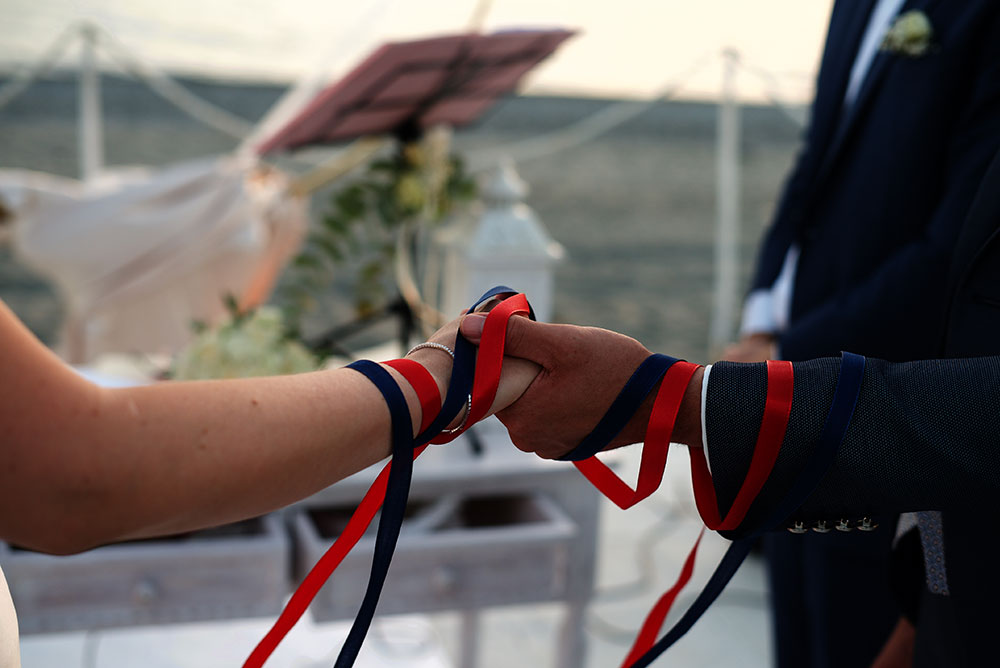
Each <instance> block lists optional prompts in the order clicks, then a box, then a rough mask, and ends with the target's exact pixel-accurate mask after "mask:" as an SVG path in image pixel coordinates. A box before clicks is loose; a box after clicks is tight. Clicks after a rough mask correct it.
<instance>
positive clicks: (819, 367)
mask: <svg viewBox="0 0 1000 668" xmlns="http://www.w3.org/2000/svg"><path fill="white" fill-rule="evenodd" d="M839 368H840V361H839V360H838V359H830V358H828V359H820V360H814V361H810V362H802V363H798V364H795V366H794V375H795V385H794V395H793V402H792V411H791V416H790V419H789V424H788V430H787V432H786V434H785V439H784V442H783V444H782V448H781V452H780V454H779V456H778V460H777V462H776V463H775V467H774V470H773V471H772V473H771V476H770V477H769V478H768V481H767V483H766V484H765V486H764V488H763V489H762V490H761V493H760V495H759V496H758V498H757V500H756V501H755V502H754V504H753V506H752V507H751V509H750V511H749V513H748V514H747V517H746V519H745V520H744V522H743V524H742V525H741V526H740V527H739V528H738V529H737V530H736V531H734V532H732V534H731V535H730V534H727V536H728V537H740V536H742V535H746V534H747V533H749V532H750V531H752V530H753V529H755V528H757V527H758V526H759V525H760V523H761V522H763V521H764V518H765V517H766V516H767V514H769V511H770V509H772V508H774V507H775V506H776V505H777V504H778V503H780V502H781V500H782V499H783V498H784V496H785V494H786V493H787V492H788V490H789V489H790V488H791V485H792V484H793V482H794V481H795V479H796V477H797V475H798V472H799V471H801V470H802V468H803V466H804V464H805V462H806V461H808V460H809V458H810V457H811V456H812V452H813V449H814V447H815V445H816V442H817V440H818V438H819V435H820V432H821V430H822V427H823V422H824V420H825V418H826V413H827V411H828V410H829V406H830V403H831V401H832V399H833V393H834V388H835V386H836V382H837V375H838V372H839ZM766 394H767V371H766V367H765V365H763V364H735V363H729V362H721V363H717V364H715V365H713V366H712V373H711V376H710V378H709V382H708V388H707V392H706V399H705V425H706V428H705V432H706V437H707V442H708V444H709V446H710V447H711V452H712V478H713V483H714V485H715V489H716V495H717V497H718V500H719V509H720V511H721V512H722V513H723V514H724V513H725V512H726V510H727V509H728V508H729V506H730V505H731V504H732V502H733V499H734V498H735V496H736V492H737V491H738V489H739V486H740V484H741V483H742V481H743V478H744V477H745V475H746V472H747V470H748V468H749V463H750V457H751V455H752V454H753V447H754V443H755V441H756V437H757V429H758V428H759V426H760V420H761V417H762V415H763V411H764V401H765V397H766ZM998 497H1000V357H985V358H975V359H961V360H957V359H956V360H930V361H922V362H909V363H905V364H890V363H887V362H883V361H881V360H875V359H871V358H869V359H868V360H867V363H866V368H865V373H864V379H863V381H862V386H861V393H860V395H859V398H858V403H857V406H856V407H855V410H854V415H853V417H852V418H851V422H850V425H849V427H848V430H847V433H846V435H845V437H844V441H843V443H841V446H840V450H839V452H838V454H837V459H836V462H835V464H834V466H833V467H832V468H831V470H830V471H829V472H828V474H827V475H826V476H825V477H824V479H823V480H822V482H821V483H820V484H819V485H818V486H817V487H816V489H815V490H814V491H813V492H812V494H811V495H810V496H809V498H808V499H807V500H806V502H805V503H804V504H803V505H802V506H801V507H800V508H799V509H798V510H797V511H796V512H795V513H793V514H792V516H791V517H789V518H788V520H787V521H786V522H785V523H784V524H783V525H782V526H785V525H787V524H788V523H790V522H792V521H797V520H801V521H804V522H806V523H807V524H809V523H812V522H816V521H820V520H826V521H828V522H831V523H833V522H835V521H837V520H839V519H842V518H843V519H851V520H856V519H858V518H860V517H865V516H870V517H879V516H883V517H888V516H891V515H894V514H896V513H900V512H907V511H915V510H946V511H948V510H954V511H966V512H970V513H978V512H981V511H982V509H983V508H989V507H993V506H995V505H996V499H997V498H998ZM779 528H780V527H779Z"/></svg>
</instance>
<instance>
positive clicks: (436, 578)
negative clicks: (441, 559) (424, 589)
mask: <svg viewBox="0 0 1000 668" xmlns="http://www.w3.org/2000/svg"><path fill="white" fill-rule="evenodd" d="M431 587H433V588H434V592H435V593H437V594H439V595H451V594H454V593H455V592H456V591H458V572H457V571H456V570H455V569H454V568H452V567H450V566H441V567H439V568H436V569H434V573H433V575H431Z"/></svg>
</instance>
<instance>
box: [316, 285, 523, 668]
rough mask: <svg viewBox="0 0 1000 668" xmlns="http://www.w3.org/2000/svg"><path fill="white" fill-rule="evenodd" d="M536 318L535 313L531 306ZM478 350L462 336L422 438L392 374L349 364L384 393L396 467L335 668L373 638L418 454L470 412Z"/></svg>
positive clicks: (500, 290) (501, 290)
mask: <svg viewBox="0 0 1000 668" xmlns="http://www.w3.org/2000/svg"><path fill="white" fill-rule="evenodd" d="M505 294H517V292H516V291H515V290H512V289H510V288H508V287H506V286H498V287H496V288H493V289H492V290H490V291H489V292H487V293H486V294H484V295H483V296H482V297H480V298H479V299H478V300H477V301H476V303H475V304H473V305H472V307H471V308H470V309H469V310H470V311H474V310H475V309H476V308H477V307H478V306H479V305H480V304H482V303H483V302H485V301H486V300H488V299H490V298H492V297H495V296H498V295H505ZM528 309H529V314H528V317H530V318H531V319H532V320H534V319H535V312H534V310H532V309H531V307H530V306H529V307H528ZM476 354H477V348H476V346H474V345H472V344H471V343H469V341H467V340H466V339H465V338H464V337H462V336H457V337H456V340H455V363H454V365H453V366H452V372H451V379H450V380H449V383H448V392H447V394H446V395H445V399H444V402H442V406H441V411H440V413H438V416H437V417H436V418H435V419H434V421H433V422H432V423H431V424H430V425H429V426H428V427H427V429H425V430H424V431H423V432H422V433H420V434H419V435H418V436H417V437H416V438H413V436H412V429H413V426H412V421H411V418H410V410H409V407H408V406H407V405H406V397H405V396H403V392H402V390H400V389H399V386H398V385H397V384H396V381H395V380H393V378H392V376H391V375H390V374H389V372H387V371H386V370H385V369H383V368H382V367H381V366H379V365H378V364H376V363H375V362H371V361H369V360H360V361H358V362H354V363H353V364H349V365H348V366H347V368H348V369H354V370H355V371H357V372H359V373H361V374H364V376H365V377H366V378H368V379H369V380H370V381H371V382H372V383H374V384H375V387H376V388H378V391H379V392H381V393H382V397H383V398H384V399H385V403H386V405H387V406H388V407H389V414H390V416H391V417H392V468H391V469H390V470H389V479H388V480H387V481H386V490H385V500H384V501H383V503H382V513H381V516H380V518H379V523H378V533H377V534H376V536H375V550H374V554H373V557H372V569H371V574H370V575H369V578H368V587H367V588H366V590H365V596H364V598H363V599H362V601H361V607H360V608H359V609H358V615H357V617H355V618H354V624H353V625H352V626H351V630H350V632H349V633H348V634H347V639H346V640H345V641H344V646H343V647H342V648H341V649H340V654H338V655H337V661H336V663H335V664H334V668H350V666H353V665H354V662H355V660H356V659H357V656H358V652H360V651H361V645H362V644H363V643H364V641H365V636H366V635H368V629H369V628H370V627H371V623H372V619H373V618H374V616H375V608H376V606H377V605H378V600H379V597H380V596H381V594H382V588H383V586H384V585H385V578H386V576H387V575H388V573H389V565H390V564H391V563H392V556H393V554H394V553H395V551H396V543H397V541H398V540H399V532H400V529H401V528H402V526H403V516H404V515H405V513H406V502H407V499H408V498H409V495H410V481H411V479H412V477H413V452H414V450H415V449H416V448H417V447H419V446H421V445H423V444H425V443H427V442H428V441H430V440H431V439H432V438H434V437H435V436H437V435H438V434H439V433H441V430H443V429H444V428H445V427H447V426H448V424H449V423H450V422H451V421H452V420H454V419H455V417H456V416H457V415H458V414H459V413H460V412H461V411H462V410H464V409H465V407H466V402H467V400H468V396H469V393H470V392H471V391H472V384H473V380H474V376H475V372H476Z"/></svg>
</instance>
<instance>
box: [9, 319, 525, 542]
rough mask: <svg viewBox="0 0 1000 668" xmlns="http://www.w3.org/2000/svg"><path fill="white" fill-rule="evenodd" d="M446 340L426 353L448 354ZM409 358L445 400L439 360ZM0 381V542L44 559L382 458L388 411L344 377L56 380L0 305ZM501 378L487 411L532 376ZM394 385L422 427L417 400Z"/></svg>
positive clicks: (199, 520) (284, 492)
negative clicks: (125, 384)
mask: <svg viewBox="0 0 1000 668" xmlns="http://www.w3.org/2000/svg"><path fill="white" fill-rule="evenodd" d="M456 329H457V321H455V322H453V323H451V324H450V325H447V326H445V327H444V328H442V329H441V330H439V332H438V333H436V334H435V336H434V337H432V340H440V341H449V340H453V339H454V334H455V331H456ZM412 358H413V359H415V360H416V361H418V362H419V363H421V364H423V365H424V366H425V367H426V368H427V369H428V370H429V371H430V372H431V373H432V374H433V375H434V377H435V379H436V380H437V381H438V385H439V388H441V389H442V390H444V389H445V388H446V384H447V378H448V375H449V374H450V371H451V359H450V358H449V356H448V355H447V354H445V353H443V352H441V351H438V350H427V349H425V350H420V351H417V352H415V353H414V354H413V356H412ZM0 369H3V383H2V384H0V444H2V447H3V453H4V454H3V458H2V460H0V538H3V539H4V540H7V541H9V542H13V543H16V544H19V545H22V546H25V547H29V548H32V549H37V550H41V551H45V552H52V553H57V554H65V553H71V552H78V551H81V550H85V549H88V548H91V547H94V546H96V545H100V544H103V543H107V542H112V541H116V540H123V539H129V538H138V537H145V536H152V535H163V534H169V533H176V532H182V531H189V530H193V529H197V528H204V527H208V526H215V525H219V524H224V523H227V522H233V521H237V520H241V519H245V518H248V517H253V516H256V515H260V514H262V513H265V512H268V511H271V510H274V509H276V508H279V507H282V506H285V505H287V504H289V503H292V502H294V501H296V500H298V499H302V498H304V497H306V496H308V495H310V494H312V493H314V492H316V491H318V490H320V489H322V488H324V487H326V486H328V485H330V484H332V483H334V482H336V481H338V480H340V479H342V478H344V477H346V476H348V475H350V474H352V473H355V472H357V471H359V470H361V469H363V468H365V467H366V466H369V465H371V464H374V463H376V462H378V461H379V460H381V459H383V458H385V457H386V456H388V455H389V452H390V420H389V412H388V409H387V407H386V405H385V402H384V400H383V399H382V396H381V394H380V393H379V392H378V390H376V389H375V387H374V385H372V383H371V382H370V381H368V380H367V379H366V378H365V377H364V376H362V375H361V374H359V373H357V372H354V371H352V370H349V369H336V370H331V371H319V372H314V373H307V374H299V375H296V376H278V377H271V378H252V379H245V380H225V381H199V382H168V383H160V384H155V385H149V386H142V387H133V388H125V389H106V388H101V387H97V386H95V385H93V384H91V383H89V382H88V381H86V380H84V379H82V378H80V377H79V376H78V375H77V374H75V373H74V372H73V371H72V370H71V369H69V368H68V367H66V366H65V365H64V364H63V363H62V362H61V361H60V360H59V359H58V358H57V357H56V356H55V355H54V354H52V353H51V352H50V351H49V350H48V349H46V348H45V347H44V346H43V345H41V344H40V343H39V342H38V341H37V340H36V339H35V338H34V337H33V336H32V335H31V333H30V332H28V330H27V329H26V328H25V327H24V326H23V325H22V324H21V323H20V322H19V321H18V320H17V318H16V317H15V316H14V315H13V314H12V313H11V312H10V311H9V310H8V309H7V307H6V306H5V305H4V304H3V303H2V302H0ZM504 369H505V374H504V379H503V382H502V383H501V390H500V392H499V394H498V396H497V401H496V403H495V404H494V410H496V409H499V408H502V407H504V406H506V405H507V404H509V403H510V402H512V401H513V400H515V399H516V398H517V397H518V396H520V394H521V392H523V390H524V388H525V387H527V385H528V384H529V383H530V382H531V379H532V378H533V377H534V373H535V370H536V368H535V367H534V366H533V365H531V364H530V363H528V362H523V361H512V363H509V364H506V365H505V367H504ZM390 373H392V374H394V375H395V376H396V377H397V379H398V380H399V383H400V386H401V387H402V388H403V390H404V394H405V395H406V397H407V401H408V403H409V406H410V413H411V415H412V417H413V422H414V425H417V424H419V421H420V418H421V414H420V407H419V403H418V402H417V400H416V395H415V393H414V392H413V391H412V390H411V389H410V387H409V385H408V384H407V383H406V382H405V381H402V379H401V378H399V376H398V374H396V372H395V371H390ZM414 429H416V426H414Z"/></svg>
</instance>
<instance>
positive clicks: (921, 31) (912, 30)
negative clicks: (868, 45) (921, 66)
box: [880, 9, 934, 58]
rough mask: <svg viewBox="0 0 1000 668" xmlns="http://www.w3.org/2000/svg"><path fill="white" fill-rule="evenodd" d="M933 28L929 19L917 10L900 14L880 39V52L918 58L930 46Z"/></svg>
mask: <svg viewBox="0 0 1000 668" xmlns="http://www.w3.org/2000/svg"><path fill="white" fill-rule="evenodd" d="M933 37H934V28H933V27H932V26H931V21H930V19H928V18H927V15H926V14H924V13H923V12H922V11H920V10H919V9H911V10H910V11H908V12H905V13H903V14H900V15H899V16H897V17H896V20H895V21H893V23H892V26H890V27H889V30H887V31H886V33H885V37H884V38H883V39H882V46H881V47H880V48H881V49H882V51H890V52H892V53H899V54H901V55H904V56H909V57H910V58H918V57H920V56H922V55H924V54H925V53H927V50H928V49H929V48H930V46H931V39H932V38H933Z"/></svg>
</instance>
